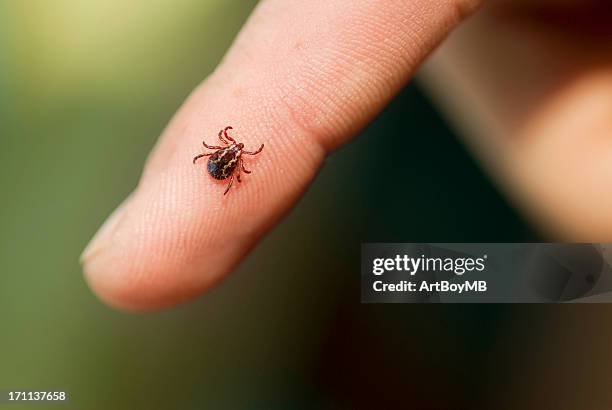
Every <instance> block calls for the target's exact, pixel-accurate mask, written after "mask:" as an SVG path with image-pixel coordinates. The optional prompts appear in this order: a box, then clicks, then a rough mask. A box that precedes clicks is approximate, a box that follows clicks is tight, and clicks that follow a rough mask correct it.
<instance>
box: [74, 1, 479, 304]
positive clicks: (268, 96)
mask: <svg viewBox="0 0 612 410" xmlns="http://www.w3.org/2000/svg"><path fill="white" fill-rule="evenodd" d="M477 3H478V1H477V0H410V1H406V0H396V1H393V0H388V1H369V0H352V1H348V0H344V1H322V0H311V1H300V0H295V1H289V0H264V1H263V2H262V3H260V4H259V5H258V7H257V8H256V10H255V11H254V13H253V15H252V16H251V18H250V20H249V21H248V23H247V24H246V26H245V27H244V29H243V30H242V32H241V33H240V35H239V36H238V38H237V39H236V41H235V43H234V45H233V46H232V48H231V50H230V51H229V53H228V54H227V56H226V57H225V58H224V60H223V62H222V63H221V64H220V65H219V67H218V68H217V70H216V71H215V72H214V73H213V74H212V75H211V76H210V77H209V78H208V79H206V81H204V82H203V83H202V85H201V86H199V87H198V88H197V89H196V90H195V91H194V92H193V94H192V95H191V96H190V97H189V98H188V100H187V101H186V102H185V104H184V106H183V107H182V108H181V109H180V110H179V112H178V113H177V114H176V116H175V118H174V119H173V120H172V121H171V123H170V124H169V126H168V128H167V129H166V130H165V131H164V133H163V135H162V137H161V138H160V140H159V142H158V144H157V146H156V147H155V148H154V149H153V151H152V153H151V155H150V157H149V159H148V161H147V164H146V166H145V169H144V172H143V175H142V178H141V180H140V183H139V184H138V187H137V188H136V190H135V191H134V192H133V193H132V195H131V196H130V197H129V198H128V199H127V200H126V201H125V202H124V203H123V204H122V205H121V206H120V207H119V208H118V209H117V210H116V211H115V212H114V213H113V215H112V216H111V217H109V219H108V220H107V222H106V223H105V225H104V226H103V227H102V228H101V229H100V231H99V232H98V234H97V235H96V237H95V238H94V239H93V240H92V242H91V243H90V245H89V246H88V247H87V249H86V250H85V251H84V253H83V256H82V263H83V266H84V270H85V274H86V278H87V280H88V282H89V284H90V285H91V287H92V288H93V289H94V291H95V292H96V293H97V294H98V295H99V297H100V298H101V299H103V300H105V301H106V302H108V303H109V304H111V305H113V306H116V307H120V308H125V309H131V310H147V309H155V308H161V307H165V306H169V305H172V304H175V303H178V302H181V301H183V300H186V299H189V298H191V297H193V296H195V295H198V294H200V293H201V292H203V291H204V290H205V289H207V288H208V287H210V286H211V285H213V284H214V283H216V282H217V281H219V280H220V279H222V278H223V277H224V276H225V275H226V274H228V273H229V272H230V271H231V270H232V269H233V268H234V267H235V266H236V265H237V264H238V263H239V262H240V260H241V259H243V258H244V257H245V255H246V254H247V253H248V252H249V251H250V250H251V249H252V248H253V247H254V246H255V245H256V243H257V242H258V241H259V240H260V239H261V238H262V236H263V235H264V234H265V233H266V232H267V231H269V230H270V229H271V228H272V227H273V226H274V225H275V224H277V223H278V222H279V220H280V219H281V218H282V217H283V216H284V215H285V214H286V213H287V212H288V211H289V210H290V209H291V207H292V206H293V205H294V204H295V202H296V201H297V200H298V199H299V197H300V196H301V195H302V194H303V192H304V191H305V190H306V188H307V187H308V185H309V183H310V182H311V181H312V179H313V178H314V176H315V174H316V173H317V170H318V169H319V168H320V167H321V165H322V163H323V160H324V158H325V156H326V154H327V153H329V152H330V151H332V150H334V149H335V148H336V147H338V146H340V145H341V144H343V143H345V142H347V141H348V140H349V139H350V138H351V137H352V136H354V135H355V134H356V133H357V132H358V131H359V130H360V129H361V128H362V127H363V126H364V125H365V124H367V123H368V122H369V121H370V120H371V119H372V118H373V117H374V116H375V115H376V114H377V113H378V112H379V111H380V110H381V109H382V108H383V107H384V106H385V104H387V103H388V102H389V101H390V99H391V98H392V97H393V96H394V95H395V94H396V93H397V92H398V91H399V90H400V89H401V88H402V87H403V86H404V85H405V84H406V82H407V81H408V80H409V78H410V77H411V75H412V74H413V73H414V71H415V69H416V68H417V67H418V66H419V64H420V63H421V62H422V60H423V59H424V58H425V57H426V56H427V55H428V54H429V53H430V52H431V50H432V49H433V48H434V47H435V46H436V45H437V44H438V43H439V42H440V41H441V40H442V39H443V38H444V37H445V36H446V35H447V33H448V32H449V31H450V30H451V29H452V28H453V27H455V26H456V25H457V24H458V23H459V22H460V21H461V20H462V19H463V18H465V17H466V16H467V15H468V14H469V13H470V12H471V11H472V10H473V9H474V8H475V7H476V6H477ZM226 125H232V126H233V127H234V129H233V130H232V134H231V135H233V136H234V137H235V138H236V139H237V140H238V141H239V142H243V143H244V144H245V146H246V147H247V148H248V149H255V148H256V147H258V146H259V145H260V144H262V143H264V144H265V150H264V151H263V152H262V153H261V154H260V155H258V156H256V157H252V158H253V159H252V161H250V162H249V168H250V169H251V170H252V171H253V173H252V174H250V175H248V177H245V178H244V180H243V183H242V184H240V186H239V188H238V189H235V188H236V187H234V188H233V189H232V190H231V191H230V192H229V193H228V195H226V196H225V197H224V196H223V191H224V190H225V184H226V182H225V181H224V183H221V184H219V183H218V181H215V180H213V179H212V178H211V177H210V176H209V175H207V173H206V170H205V167H206V164H205V163H204V164H201V165H195V166H194V165H193V164H192V159H193V157H194V156H195V155H196V154H198V153H200V152H202V151H203V147H202V140H206V141H207V142H208V143H209V144H211V143H216V141H215V138H216V134H217V132H218V130H219V129H220V128H223V127H225V126H226Z"/></svg>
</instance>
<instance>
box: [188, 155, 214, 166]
mask: <svg viewBox="0 0 612 410" xmlns="http://www.w3.org/2000/svg"><path fill="white" fill-rule="evenodd" d="M210 155H212V154H200V155H198V156H197V157H195V158H194V159H193V163H194V164H195V163H196V161H197V160H199V159H200V158H202V157H208V156H210Z"/></svg>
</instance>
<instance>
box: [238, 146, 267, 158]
mask: <svg viewBox="0 0 612 410" xmlns="http://www.w3.org/2000/svg"><path fill="white" fill-rule="evenodd" d="M263 147H264V144H261V147H259V149H258V150H257V151H254V152H251V151H244V150H242V153H243V154H247V155H257V154H259V153H260V152H261V150H262V149H263Z"/></svg>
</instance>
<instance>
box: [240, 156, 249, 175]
mask: <svg viewBox="0 0 612 410" xmlns="http://www.w3.org/2000/svg"><path fill="white" fill-rule="evenodd" d="M240 168H242V172H244V173H245V174H250V173H251V171H249V170H248V169H246V168H245V167H244V161H243V160H242V158H240Z"/></svg>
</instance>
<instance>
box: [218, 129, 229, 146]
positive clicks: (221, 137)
mask: <svg viewBox="0 0 612 410" xmlns="http://www.w3.org/2000/svg"><path fill="white" fill-rule="evenodd" d="M223 131H224V130H221V131H219V139H220V140H221V142H222V143H224V144H227V145H229V142H227V141H226V140H225V138H223Z"/></svg>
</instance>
